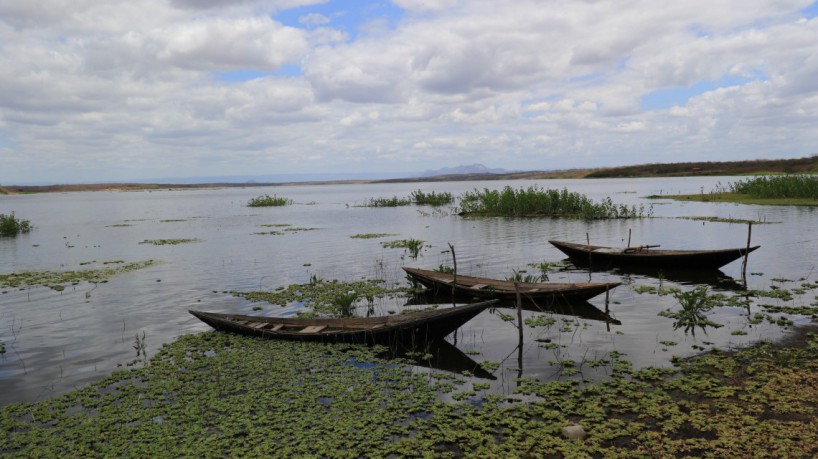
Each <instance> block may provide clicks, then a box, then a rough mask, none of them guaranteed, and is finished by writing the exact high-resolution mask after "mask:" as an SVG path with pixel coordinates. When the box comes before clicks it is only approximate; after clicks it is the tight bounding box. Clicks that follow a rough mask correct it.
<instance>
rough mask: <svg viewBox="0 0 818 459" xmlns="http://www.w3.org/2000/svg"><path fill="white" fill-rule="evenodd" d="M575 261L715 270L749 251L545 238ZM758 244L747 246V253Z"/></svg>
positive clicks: (609, 265) (594, 264)
mask: <svg viewBox="0 0 818 459" xmlns="http://www.w3.org/2000/svg"><path fill="white" fill-rule="evenodd" d="M548 242H550V243H551V244H552V245H553V246H554V247H556V248H558V249H559V250H560V251H562V252H563V253H564V254H566V255H567V256H568V257H569V258H570V259H571V261H573V262H574V263H575V264H578V265H582V266H587V265H589V264H590V265H593V266H606V267H613V266H647V267H654V268H672V269H718V268H720V267H722V266H724V265H726V264H728V263H731V262H733V261H735V260H738V259H739V258H741V257H743V256H744V255H745V254H746V253H748V249H746V248H744V249H741V248H739V249H724V250H650V249H647V250H642V251H638V250H634V251H633V252H630V253H626V252H623V251H616V250H617V249H613V248H611V247H603V246H594V245H587V244H575V243H571V242H562V241H548ZM759 247H760V246H754V247H750V249H749V252H752V251H754V250H756V249H758V248H759Z"/></svg>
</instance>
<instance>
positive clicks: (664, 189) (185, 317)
mask: <svg viewBox="0 0 818 459" xmlns="http://www.w3.org/2000/svg"><path fill="white" fill-rule="evenodd" d="M732 180H735V178H678V179H636V180H631V179H622V180H552V181H540V182H532V181H520V182H485V183H478V182H449V183H433V184H383V185H381V184H378V185H332V186H288V187H271V188H248V189H223V190H195V191H161V192H98V193H90V192H89V193H71V194H44V195H28V196H2V197H0V212H2V213H8V212H10V211H14V212H15V213H16V215H17V216H18V217H21V218H25V219H28V220H30V221H31V222H32V223H33V224H35V225H36V230H35V231H33V232H31V233H30V234H27V235H22V236H19V237H17V238H3V239H0V273H10V272H20V271H27V270H45V271H60V270H78V269H84V268H90V267H102V266H103V265H102V263H103V262H104V261H110V260H125V261H128V262H135V261H144V260H150V259H155V260H161V263H159V264H157V265H154V266H152V267H149V268H147V269H143V270H139V271H135V272H131V273H126V274H122V275H119V276H117V277H114V278H113V279H111V281H110V282H108V283H104V284H99V285H96V286H95V285H93V284H87V283H81V284H79V285H77V286H68V287H67V288H66V289H65V290H64V291H63V292H57V291H55V290H52V289H50V288H47V287H32V288H28V289H25V290H20V289H3V290H5V292H4V293H3V294H2V295H0V342H2V343H4V344H5V346H6V353H5V354H3V355H0V405H2V404H7V403H10V402H13V401H33V400H40V399H43V398H47V397H50V396H53V395H56V394H60V393H64V392H66V391H68V390H71V389H72V388H74V387H79V386H82V385H84V384H87V383H89V382H91V381H94V380H98V379H101V378H103V377H105V376H107V375H109V374H110V373H111V372H112V371H114V370H116V369H117V368H119V366H122V367H125V364H126V363H127V362H130V361H132V360H133V359H134V357H135V351H134V347H133V346H134V336H135V335H136V334H139V335H140V337H141V335H142V333H143V332H144V334H145V342H146V344H147V353H148V356H151V355H153V354H155V353H156V351H157V350H158V349H159V347H161V345H162V344H163V343H167V342H171V341H173V340H174V339H175V338H176V337H178V336H180V335H183V334H187V333H197V332H203V331H207V330H209V327H207V326H206V325H204V324H202V323H200V322H199V321H197V320H196V319H194V318H193V317H192V316H190V315H189V314H188V313H187V310H188V309H191V308H196V309H203V310H208V311H216V312H240V313H262V314H266V315H292V314H295V312H296V311H297V310H298V308H299V306H297V305H293V306H290V307H284V308H282V307H279V306H273V305H269V304H266V303H265V304H263V305H261V306H263V310H262V311H261V312H253V311H252V309H253V306H257V305H255V304H252V303H250V302H248V301H246V300H243V299H241V298H235V297H232V296H231V295H229V294H226V293H223V292H225V291H231V290H254V289H259V288H262V289H266V290H273V289H274V288H276V287H279V286H285V285H288V284H291V283H305V282H308V281H309V279H310V276H311V275H317V276H319V277H320V278H322V279H326V280H328V279H338V280H341V281H351V280H357V279H360V278H362V277H370V278H371V277H381V278H385V279H386V280H387V281H389V282H392V283H398V282H403V278H404V276H403V273H402V271H401V270H400V267H401V266H402V265H410V266H417V267H426V268H434V267H437V266H439V265H440V264H450V258H449V257H450V255H449V254H446V253H442V252H443V251H445V250H446V249H447V244H448V243H452V244H454V246H455V248H456V250H457V254H458V269H459V272H460V273H463V274H473V275H485V276H490V277H507V276H510V275H511V274H512V271H513V270H514V269H521V268H522V269H524V268H525V267H526V265H527V264H529V263H539V262H542V261H557V260H562V259H564V256H563V255H562V254H561V253H560V252H559V251H557V250H556V249H555V248H553V247H552V246H551V245H550V244H548V242H547V241H548V240H549V239H560V240H571V241H579V242H582V241H584V240H585V237H586V233H587V234H589V235H590V237H591V241H592V243H598V244H601V245H608V244H610V245H624V244H625V243H626V241H627V238H628V231H629V230H630V231H631V232H632V236H631V237H632V244H633V245H638V244H646V243H650V244H661V245H662V247H664V248H726V247H741V246H744V245H745V244H746V238H747V226H746V225H736V224H733V225H731V224H723V223H704V224H703V223H702V222H697V221H690V220H681V219H677V218H673V217H680V216H721V217H732V218H744V219H762V220H766V221H777V222H783V223H780V224H770V225H754V227H753V233H752V238H753V244H754V245H755V244H760V245H761V246H762V247H761V249H759V250H758V251H756V252H754V253H753V254H752V255H751V257H750V263H749V267H748V272H752V273H754V275H751V276H749V279H748V281H749V287H750V288H760V289H767V288H769V287H770V285H772V284H773V283H774V282H773V279H777V278H786V279H794V280H795V279H799V278H802V277H803V278H808V279H810V280H812V281H814V280H815V277H816V274H815V272H814V271H815V260H816V259H818V242H816V232H815V230H814V228H815V227H816V226H817V225H818V214H817V213H816V210H815V209H810V208H795V207H767V206H740V205H733V204H703V203H675V202H669V201H649V200H646V199H643V198H642V197H643V196H646V195H650V194H660V193H663V194H671V193H680V192H681V193H686V192H687V193H694V192H699V191H701V190H702V189H703V190H704V191H709V190H710V189H712V188H713V186H714V185H715V184H716V183H718V182H721V183H727V182H729V181H732ZM534 184H538V185H540V186H543V187H547V188H562V187H567V188H568V189H569V190H571V191H577V192H580V193H583V194H586V195H588V196H589V197H591V198H592V199H594V200H599V199H601V198H604V197H607V196H610V197H611V198H612V199H613V200H614V201H615V202H617V203H626V204H637V205H638V204H645V205H646V206H648V205H650V204H654V205H653V213H654V216H655V217H657V218H651V219H643V220H630V221H596V222H585V221H577V220H558V219H500V218H497V219H464V218H460V217H457V216H454V215H448V214H447V213H445V212H443V213H441V212H433V209H432V208H428V207H415V206H409V207H400V208H387V209H376V208H361V207H356V204H361V203H363V202H364V201H366V200H368V199H369V198H372V197H391V196H394V195H397V196H407V195H408V194H409V193H410V192H411V191H412V190H416V189H423V190H424V191H427V192H429V191H437V192H441V191H449V192H452V193H453V194H455V195H459V194H461V193H462V192H464V191H468V190H472V189H474V188H483V187H488V188H501V187H502V186H504V185H511V186H513V187H520V186H525V187H527V186H530V185H534ZM265 193H269V194H277V195H279V196H285V197H288V198H290V199H293V200H294V201H295V203H296V204H295V205H292V206H287V207H280V208H248V207H246V206H245V203H246V202H247V200H248V199H250V198H252V197H255V196H258V195H260V194H265ZM444 210H446V211H447V210H448V209H444ZM173 219H184V221H164V222H163V221H162V220H173ZM123 224H128V225H130V226H114V225H123ZM269 224H290V225H292V226H293V227H301V228H318V229H317V230H313V231H304V232H299V233H293V234H285V235H281V236H262V235H254V234H253V233H255V232H261V231H270V230H273V229H275V228H267V227H262V226H260V225H269ZM357 233H394V234H398V235H399V236H396V237H393V238H384V239H351V238H350V237H349V236H351V235H353V234H357ZM162 238H198V239H200V240H201V242H197V243H190V244H181V245H175V246H154V245H151V244H140V243H139V242H141V241H143V240H146V239H162ZM399 238H416V239H422V240H424V241H426V242H427V244H429V245H431V247H430V248H427V249H425V250H424V252H423V253H422V255H421V256H420V257H419V258H418V259H417V260H411V259H409V258H408V257H406V256H405V254H404V251H403V250H400V249H385V248H382V247H381V245H380V242H381V241H384V240H390V239H399ZM88 262H94V263H91V264H83V263H88ZM81 264H82V265H81ZM740 269H741V262H740V261H737V262H734V263H732V264H730V265H727V266H726V267H724V268H723V269H722V272H723V273H724V275H726V276H729V277H733V278H736V279H738V278H739V277H740ZM589 276H590V277H592V279H593V280H594V281H611V280H614V281H620V280H624V281H625V282H627V283H628V285H622V286H620V287H618V288H617V289H616V290H614V291H613V292H612V294H611V298H610V300H611V304H610V309H611V314H612V315H613V316H614V317H615V318H616V319H617V320H618V321H620V322H621V325H614V324H609V323H605V322H600V321H597V320H592V319H589V318H583V317H576V316H571V315H559V314H554V315H553V317H554V318H556V319H557V323H556V324H555V325H552V326H549V327H537V328H531V327H526V328H525V339H524V344H523V347H522V352H520V348H518V339H517V330H516V328H514V326H513V325H512V324H510V323H508V322H504V321H503V320H502V319H501V318H500V316H499V314H498V313H497V312H496V311H495V312H491V311H486V312H484V313H482V314H481V315H480V316H478V317H477V318H476V319H474V320H473V321H471V322H469V323H468V324H467V325H466V326H464V327H463V328H461V330H460V331H459V332H458V333H457V336H451V337H449V341H450V342H452V343H455V342H456V347H457V349H459V350H461V351H464V352H466V353H468V354H469V356H470V358H471V359H473V360H475V361H477V362H482V361H492V362H499V363H501V367H500V368H499V369H497V370H496V371H494V372H493V374H494V376H495V377H496V380H494V381H493V382H492V385H493V390H495V391H497V392H502V393H508V392H511V391H512V390H513V389H514V387H515V385H516V383H515V381H514V379H515V378H516V377H517V376H518V375H520V374H522V375H525V376H531V377H535V378H560V377H565V376H564V375H561V374H560V371H561V367H560V366H559V365H555V364H554V363H555V362H557V361H559V360H565V359H572V360H575V361H576V362H580V361H582V360H589V359H596V358H601V357H603V356H605V355H606V354H607V353H608V352H610V351H612V350H617V351H619V352H622V353H625V354H627V355H628V357H629V358H630V359H631V360H632V361H633V362H634V364H635V365H636V366H647V365H669V360H670V357H671V356H673V355H682V356H684V355H691V354H693V353H695V352H696V350H695V349H694V347H693V346H703V347H710V346H717V347H721V348H729V347H733V346H738V345H744V344H746V343H750V342H754V341H757V340H761V339H776V338H778V337H780V336H781V335H782V333H784V332H783V331H782V330H781V329H780V328H779V327H777V326H772V325H767V324H761V325H750V324H749V323H748V318H747V311H746V310H744V309H740V308H718V309H716V310H714V311H713V312H712V319H713V320H715V321H716V322H719V323H722V324H724V325H725V326H724V327H723V328H720V329H710V330H708V332H707V334H706V335H705V334H703V333H701V332H699V333H698V334H697V335H696V336H695V337H694V336H690V335H685V334H684V333H683V332H682V331H681V330H679V331H675V330H674V329H673V326H672V325H673V321H672V320H671V319H668V318H665V317H661V316H658V315H657V313H659V312H660V311H662V310H664V309H668V308H673V307H675V306H676V305H677V303H676V302H675V300H674V299H673V297H672V296H669V295H668V296H658V295H651V294H641V295H640V294H638V293H636V291H635V290H634V286H639V285H654V286H658V285H659V282H660V281H659V280H658V279H656V278H654V277H649V276H640V275H627V276H624V277H623V276H619V275H617V274H611V273H598V272H595V273H593V274H592V275H589V273H588V272H587V271H583V270H579V269H575V270H567V271H563V272H558V273H552V274H551V275H550V279H551V280H552V281H555V282H556V281H573V282H585V281H587V280H588V278H589ZM678 282H684V279H674V278H672V277H668V279H665V280H664V285H665V286H673V285H679V284H678ZM786 285H788V284H785V286H786ZM794 285H796V284H792V286H794ZM684 288H690V287H689V286H684ZM814 295H815V293H814V292H812V293H811V294H808V295H806V297H807V298H797V299H796V300H794V302H791V304H809V302H810V301H814ZM776 301H779V300H767V301H766V302H767V303H776ZM591 303H592V304H593V305H595V306H597V307H599V308H601V309H604V307H605V306H604V296H601V297H598V298H595V299H593V300H592V301H591ZM400 306H401V305H400V304H394V303H390V302H388V301H387V300H384V301H381V302H379V303H378V311H379V312H380V313H382V314H386V313H388V312H389V311H398V310H400ZM755 308H757V307H756V306H754V309H753V310H752V311H751V312H753V313H754V312H758V310H757V309H755ZM500 312H506V313H511V312H512V311H510V310H507V311H502V310H501V311H500ZM533 315H538V313H534V312H524V316H525V317H530V316H533ZM800 322H804V320H803V319H797V318H796V323H800ZM734 330H743V331H744V332H746V333H747V334H746V335H733V334H732V332H733V331H734ZM536 340H540V341H539V342H538V341H536ZM542 340H551V342H552V343H557V344H559V346H560V347H559V348H557V349H547V348H545V347H543V346H542V345H541V344H542V342H543V341H542ZM662 341H664V342H668V341H673V342H676V343H678V344H677V345H671V346H669V345H666V344H661V343H660V342H662ZM710 343H712V344H710ZM460 357H461V358H468V357H466V356H465V355H464V354H460ZM583 372H584V374H586V375H589V376H595V375H596V374H597V373H605V372H606V370H605V369H604V367H603V368H602V369H601V370H594V372H595V373H591V370H588V369H583Z"/></svg>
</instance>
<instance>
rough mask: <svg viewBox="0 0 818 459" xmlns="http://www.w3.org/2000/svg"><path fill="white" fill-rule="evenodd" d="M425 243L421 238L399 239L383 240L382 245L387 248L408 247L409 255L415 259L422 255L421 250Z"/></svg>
mask: <svg viewBox="0 0 818 459" xmlns="http://www.w3.org/2000/svg"><path fill="white" fill-rule="evenodd" d="M423 243H424V241H421V240H420V239H400V240H397V241H387V242H381V246H382V247H384V248H387V249H406V251H407V252H409V256H410V257H412V258H413V259H415V258H417V257H418V255H420V251H421V250H423Z"/></svg>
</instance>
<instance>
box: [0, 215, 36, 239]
mask: <svg viewBox="0 0 818 459" xmlns="http://www.w3.org/2000/svg"><path fill="white" fill-rule="evenodd" d="M33 228H34V227H33V226H32V225H31V222H29V221H28V220H23V219H21V218H17V217H15V216H14V212H11V213H9V214H8V215H6V214H0V237H14V236H17V235H18V234H20V233H28V232H29V231H31V230H32V229H33Z"/></svg>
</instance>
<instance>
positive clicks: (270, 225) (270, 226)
mask: <svg viewBox="0 0 818 459" xmlns="http://www.w3.org/2000/svg"><path fill="white" fill-rule="evenodd" d="M258 226H261V227H264V228H285V227H287V226H293V225H291V224H289V223H267V224H264V225H258Z"/></svg>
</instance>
